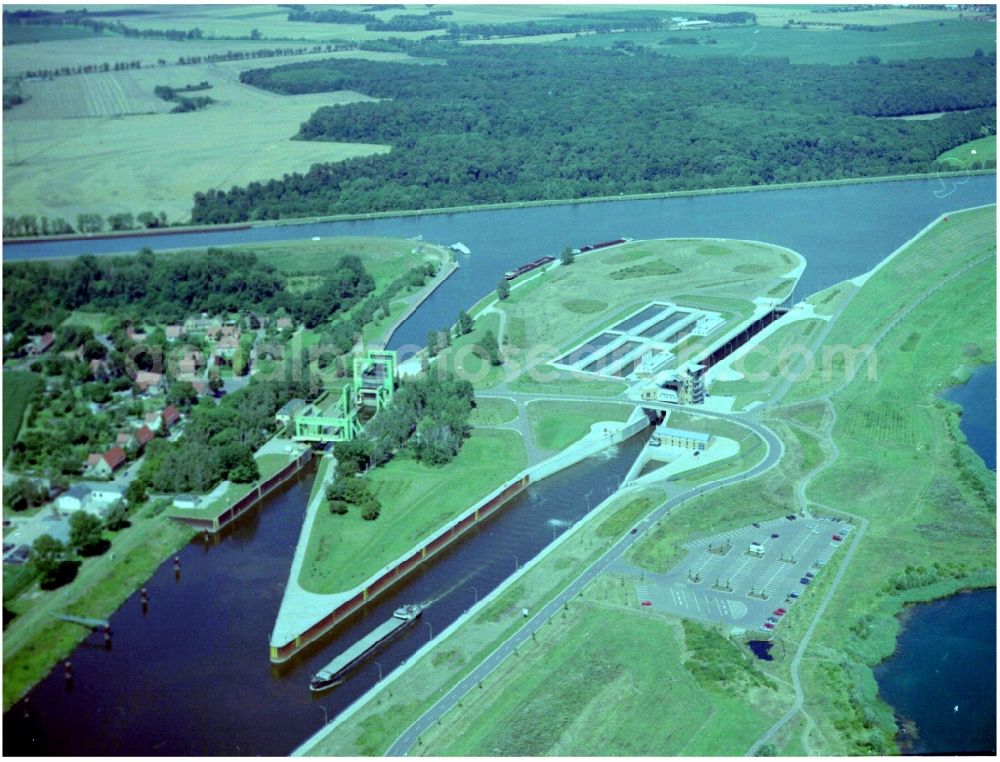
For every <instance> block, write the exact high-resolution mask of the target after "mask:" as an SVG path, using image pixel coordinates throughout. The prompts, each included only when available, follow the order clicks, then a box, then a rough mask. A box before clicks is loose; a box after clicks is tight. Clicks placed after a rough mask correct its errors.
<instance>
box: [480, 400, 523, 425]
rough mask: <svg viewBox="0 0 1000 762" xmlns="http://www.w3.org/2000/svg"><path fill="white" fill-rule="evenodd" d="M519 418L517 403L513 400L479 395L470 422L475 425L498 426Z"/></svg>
mask: <svg viewBox="0 0 1000 762" xmlns="http://www.w3.org/2000/svg"><path fill="white" fill-rule="evenodd" d="M515 418H517V405H515V404H514V401H513V400H508V399H502V398H500V397H477V398H476V407H475V409H474V410H473V411H472V417H471V418H470V419H469V423H471V424H472V425H473V426H496V425H498V424H501V423H509V422H510V421H513V420H514V419H515Z"/></svg>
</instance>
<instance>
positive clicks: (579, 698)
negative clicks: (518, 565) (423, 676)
mask: <svg viewBox="0 0 1000 762" xmlns="http://www.w3.org/2000/svg"><path fill="white" fill-rule="evenodd" d="M752 658H753V657H752V656H751V655H750V654H749V653H743V652H741V651H740V650H739V649H738V647H737V646H736V645H734V644H732V643H729V642H728V641H726V640H725V639H724V638H722V637H720V636H718V635H716V634H714V633H711V632H709V631H707V630H706V628H703V627H701V626H699V625H694V626H693V627H688V626H686V627H684V628H682V627H680V626H679V625H678V624H677V623H676V622H671V621H668V620H666V619H664V618H658V617H653V616H650V615H649V614H648V612H640V611H637V610H635V609H632V610H625V611H623V610H621V609H620V608H619V607H616V606H614V605H613V604H608V603H598V602H591V601H587V602H583V603H580V604H575V605H572V606H570V607H569V610H568V611H565V610H564V611H563V612H561V613H560V614H559V615H558V616H556V617H555V618H553V619H552V620H550V622H549V624H548V626H546V627H544V628H542V630H541V633H540V634H539V635H538V637H537V638H536V639H535V640H533V641H531V642H530V643H528V644H525V646H524V647H523V648H521V649H519V653H518V654H517V655H516V656H512V657H510V664H509V665H506V668H505V669H504V670H502V671H499V674H497V673H495V674H494V675H491V676H490V677H489V678H487V680H485V681H484V684H485V685H484V689H483V690H482V691H475V692H474V694H473V695H470V697H469V701H467V702H463V705H461V706H459V707H456V708H455V709H454V710H452V711H451V712H450V713H449V714H447V715H445V717H444V718H443V719H442V722H441V724H440V726H438V727H435V728H433V729H432V730H431V731H430V732H428V733H426V734H425V737H424V738H423V739H422V740H423V744H422V746H421V747H420V753H422V754H428V755H435V756H437V755H440V756H583V755H589V754H595V753H614V754H616V755H625V756H643V755H650V754H657V755H659V754H664V753H671V754H676V755H692V756H702V755H712V754H725V753H727V750H729V749H732V748H738V747H740V746H747V745H749V744H750V743H751V742H752V741H753V739H754V738H755V737H756V736H757V735H758V734H760V733H761V732H763V730H765V729H766V728H767V726H768V725H769V724H770V723H771V722H772V721H773V716H775V715H776V711H775V706H774V704H775V702H774V701H773V698H772V699H771V700H770V701H768V700H767V699H768V698H770V697H768V696H765V695H764V694H765V693H772V694H773V693H774V692H773V691H770V690H768V689H761V688H759V687H753V688H751V687H748V684H750V685H752V684H753V683H754V681H755V678H756V680H757V681H762V678H761V677H760V675H759V673H758V670H757V669H756V667H755V665H753V663H752V661H751V660H752ZM711 665H714V667H715V668H716V669H719V668H721V669H723V670H724V672H725V674H724V677H723V678H722V680H717V679H714V678H715V677H716V676H715V675H713V674H712V673H711V669H712V668H713V667H712V666H711ZM679 693H682V694H683V695H684V696H685V700H684V701H678V700H677V696H678V694H679ZM754 704H758V705H760V704H763V708H757V707H756V706H754Z"/></svg>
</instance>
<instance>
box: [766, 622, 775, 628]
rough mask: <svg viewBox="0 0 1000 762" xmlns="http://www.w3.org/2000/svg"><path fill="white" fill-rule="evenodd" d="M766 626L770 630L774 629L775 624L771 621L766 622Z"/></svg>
mask: <svg viewBox="0 0 1000 762" xmlns="http://www.w3.org/2000/svg"><path fill="white" fill-rule="evenodd" d="M764 626H765V627H766V628H767V629H769V630H773V629H774V625H773V624H771V623H770V622H764Z"/></svg>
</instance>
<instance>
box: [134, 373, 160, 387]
mask: <svg viewBox="0 0 1000 762" xmlns="http://www.w3.org/2000/svg"><path fill="white" fill-rule="evenodd" d="M135 383H136V384H137V385H138V386H139V391H141V392H143V393H145V392H150V393H156V392H158V391H160V390H161V389H162V388H163V374H162V373H153V372H152V371H148V370H140V371H138V372H137V373H136V374H135Z"/></svg>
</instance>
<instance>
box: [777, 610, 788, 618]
mask: <svg viewBox="0 0 1000 762" xmlns="http://www.w3.org/2000/svg"><path fill="white" fill-rule="evenodd" d="M786 613H787V612H786V611H785V610H784V609H775V610H774V615H775V616H784V615H785V614H786Z"/></svg>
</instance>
